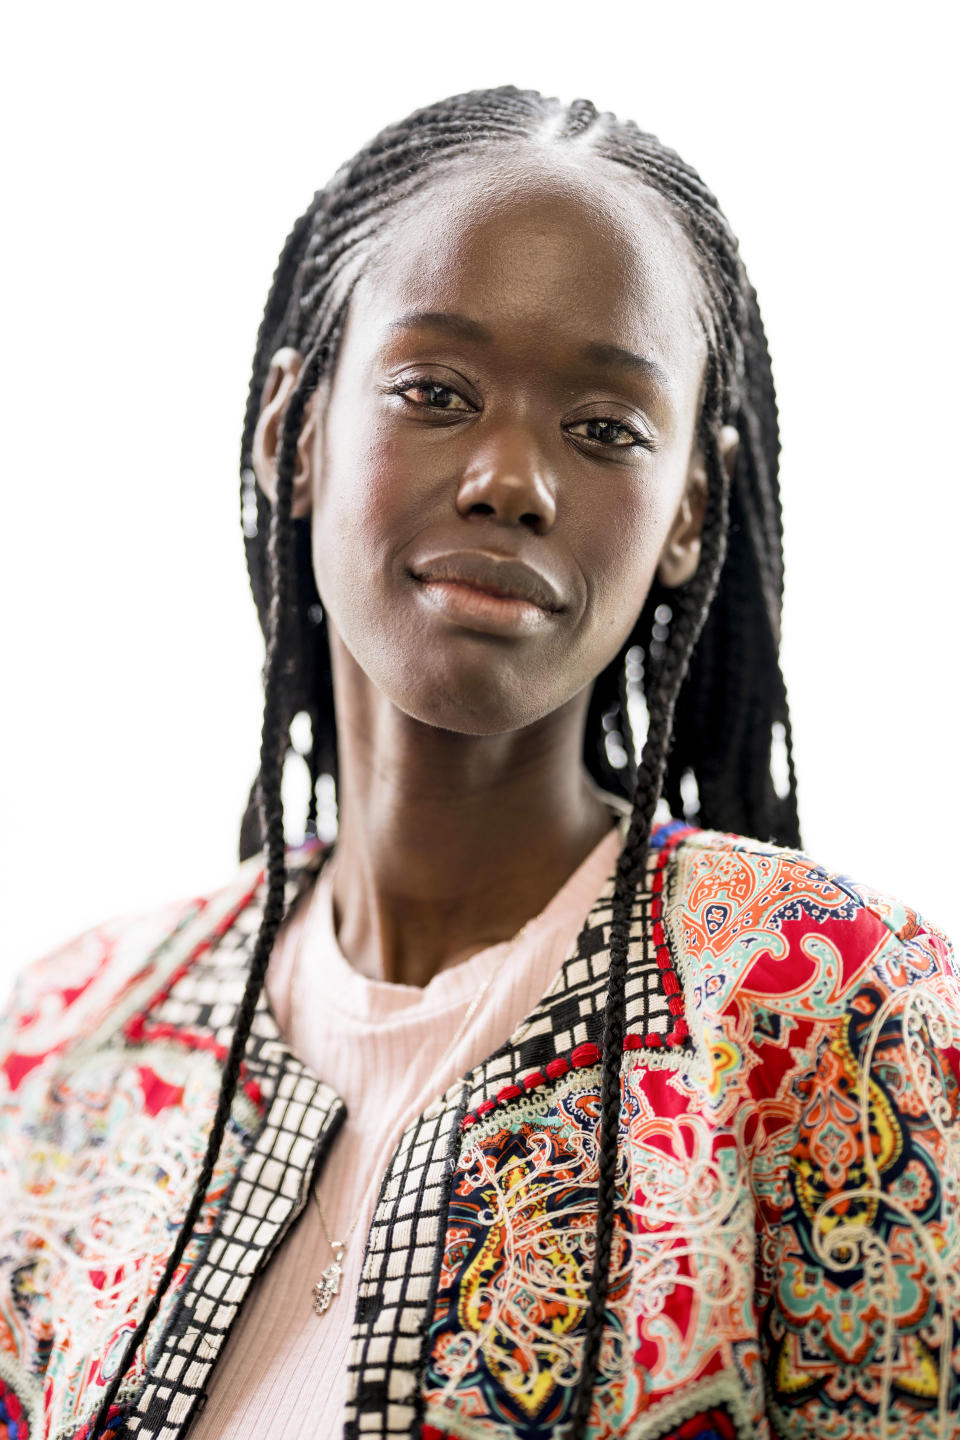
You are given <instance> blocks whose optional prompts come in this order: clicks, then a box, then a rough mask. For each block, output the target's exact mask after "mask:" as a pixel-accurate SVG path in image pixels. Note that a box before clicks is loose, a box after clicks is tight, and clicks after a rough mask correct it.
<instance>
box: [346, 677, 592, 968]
mask: <svg viewBox="0 0 960 1440" xmlns="http://www.w3.org/2000/svg"><path fill="white" fill-rule="evenodd" d="M346 688H347V689H348V690H349V686H348V687H346ZM588 700H589V694H588V692H583V693H582V694H581V695H579V696H575V697H574V700H573V701H571V702H569V704H568V706H566V707H563V711H566V712H567V713H563V711H558V712H555V713H554V714H553V715H551V716H548V717H546V719H545V720H543V721H542V722H539V723H538V724H536V725H534V726H531V727H528V728H526V729H524V730H520V731H516V732H511V733H510V734H506V735H493V736H491V735H486V736H475V735H462V734H458V733H455V732H452V731H448V730H438V729H435V728H433V727H430V726H427V725H423V724H422V723H420V722H418V721H415V720H412V719H411V718H410V717H409V716H407V715H404V714H402V712H400V711H398V710H397V709H396V707H393V706H390V705H388V704H387V703H385V702H384V703H383V704H375V705H374V706H372V707H369V708H368V713H366V714H364V715H363V716H360V715H358V713H357V709H356V706H352V705H349V704H347V703H346V701H345V697H344V687H343V686H341V687H340V691H339V694H338V708H337V733H338V749H339V768H340V777H339V786H338V807H339V831H338V836H337V844H336V857H335V860H334V861H333V867H332V879H333V908H334V918H335V923H336V927H337V937H338V941H339V944H340V948H341V950H342V951H343V953H344V955H345V956H346V958H347V959H348V960H349V961H350V963H351V964H352V965H353V966H354V968H355V969H356V970H358V971H359V972H360V973H362V974H365V975H369V976H371V977H373V978H376V979H383V980H389V981H393V982H398V983H403V984H408V985H425V984H426V983H427V982H428V981H429V980H430V978H431V977H432V976H433V975H435V974H436V973H437V972H438V971H439V970H442V969H444V968H446V967H447V966H449V965H453V964H457V963H458V962H459V961H461V960H465V959H467V958H468V957H469V956H470V955H472V954H474V953H476V951H478V950H481V949H484V948H486V947H487V946H488V945H493V944H496V943H497V942H498V941H502V940H507V939H510V938H511V937H512V936H513V935H515V934H516V932H517V931H518V930H519V929H520V928H521V926H522V925H523V924H524V923H525V922H526V921H527V920H529V919H530V918H531V917H532V916H534V915H536V914H538V913H539V911H540V910H542V909H543V908H544V906H545V905H546V904H547V903H548V901H549V900H550V899H551V898H552V897H553V896H554V895H555V894H556V892H557V890H559V889H560V887H561V886H562V885H563V883H564V881H565V880H567V879H568V878H569V876H570V875H571V874H572V873H573V871H574V870H575V869H576V868H577V867H578V865H580V863H581V862H582V861H583V860H584V859H585V858H586V857H587V855H588V854H589V853H590V851H591V850H592V849H593V848H594V847H595V846H596V845H597V844H598V843H599V841H600V840H601V839H602V838H603V836H604V835H605V834H606V833H607V832H608V831H609V829H610V828H611V826H612V824H613V823H614V817H613V816H612V815H611V812H610V809H609V808H608V806H607V804H606V803H605V802H604V800H603V799H602V797H601V792H600V791H599V790H598V789H597V787H596V786H595V785H594V784H593V782H592V781H591V779H590V777H589V776H588V775H587V773H586V771H585V770H584V768H583V764H582V760H581V754H582V744H583V727H584V723H585V716H586V706H587V703H588ZM341 705H342V706H343V709H344V710H345V711H349V712H351V713H348V714H342V713H341ZM371 712H372V713H371Z"/></svg>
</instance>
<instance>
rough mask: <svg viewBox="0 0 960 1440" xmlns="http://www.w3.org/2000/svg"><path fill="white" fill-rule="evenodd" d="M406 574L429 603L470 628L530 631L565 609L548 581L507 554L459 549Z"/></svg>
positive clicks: (495, 631)
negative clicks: (505, 555) (412, 579)
mask: <svg viewBox="0 0 960 1440" xmlns="http://www.w3.org/2000/svg"><path fill="white" fill-rule="evenodd" d="M409 573H410V574H411V575H412V577H413V578H414V580H416V581H417V582H418V590H419V593H420V594H421V595H422V596H423V597H424V599H425V600H426V601H427V602H428V603H429V604H430V605H431V607H432V608H434V609H436V610H439V611H440V612H441V613H442V614H444V615H445V616H446V618H447V619H448V620H450V621H452V622H453V623H455V624H459V625H462V626H466V628H468V629H474V630H481V631H484V632H487V633H492V634H504V635H523V634H529V633H531V632H532V631H535V630H539V629H541V628H542V626H544V625H546V624H549V623H550V621H551V620H552V619H553V618H554V617H555V616H556V615H558V614H559V613H561V612H562V611H563V609H564V608H565V606H564V605H563V602H562V598H561V595H560V593H559V591H558V589H557V587H556V586H555V585H554V584H553V583H552V581H550V580H549V579H548V578H547V577H546V576H545V575H542V574H541V573H540V572H539V571H537V570H534V569H533V567H532V566H530V565H526V564H524V563H523V561H521V560H515V559H512V558H509V557H503V558H501V557H497V556H494V555H490V554H487V553H485V552H482V551H459V552H456V553H451V554H447V555H437V556H433V557H431V558H430V559H428V560H424V561H422V562H419V563H417V564H415V565H414V566H411V567H410V570H409Z"/></svg>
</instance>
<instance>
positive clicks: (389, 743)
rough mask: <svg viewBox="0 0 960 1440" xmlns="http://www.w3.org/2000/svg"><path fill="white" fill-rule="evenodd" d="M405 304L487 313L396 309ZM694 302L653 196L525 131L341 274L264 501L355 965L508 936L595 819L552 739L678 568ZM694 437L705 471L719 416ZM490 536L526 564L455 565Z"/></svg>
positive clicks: (435, 959)
mask: <svg viewBox="0 0 960 1440" xmlns="http://www.w3.org/2000/svg"><path fill="white" fill-rule="evenodd" d="M413 311H418V312H431V313H441V314H447V315H449V314H451V313H454V314H460V315H465V316H467V317H469V318H470V319H472V320H473V321H475V322H478V323H479V324H480V325H481V326H483V327H484V329H485V331H486V333H485V334H483V335H481V334H479V333H476V334H471V335H466V334H461V333H454V331H453V330H452V329H450V328H449V327H448V326H443V325H441V324H438V323H436V322H429V321H418V322H417V323H415V324H412V323H407V322H405V323H403V324H399V323H398V322H400V320H401V317H406V316H409V314H410V312H413ZM698 312H699V291H698V284H697V279H696V276H695V273H694V270H693V267H692V264H691V261H690V258H689V251H688V249H687V242H686V241H685V239H684V237H683V236H682V235H681V233H680V232H679V230H678V228H677V226H676V224H675V222H674V221H673V219H672V217H671V216H669V214H668V212H667V210H666V207H665V206H664V203H663V202H662V201H661V200H660V198H659V197H658V196H657V195H656V194H655V193H654V192H653V191H651V190H649V189H647V188H646V187H644V186H642V185H640V184H639V183H637V182H632V181H629V180H627V179H625V178H624V176H623V171H622V169H620V167H617V166H615V165H614V164H613V163H612V162H607V161H598V160H596V159H595V158H593V159H591V160H589V161H584V162H581V161H579V160H576V159H572V160H571V159H569V158H567V157H566V156H564V157H559V158H558V157H557V156H556V154H555V153H554V152H552V151H549V150H547V149H545V148H542V147H536V148H533V147H531V148H529V149H527V150H524V151H517V152H513V151H511V152H503V153H498V154H497V155H496V157H495V158H494V159H491V160H489V161H484V162H483V163H478V162H477V161H476V160H475V159H474V160H472V161H471V163H470V166H469V167H468V168H462V169H459V170H457V171H456V172H454V173H453V174H451V175H450V176H448V177H446V178H444V179H441V180H439V181H438V182H437V183H436V184H435V185H434V186H433V187H431V190H430V191H429V193H428V194H426V195H424V194H422V193H421V195H420V196H418V197H417V202H416V204H415V205H414V206H412V207H410V208H409V210H408V211H405V212H403V213H402V215H401V216H400V218H398V219H396V220H395V221H393V222H392V223H391V224H390V226H389V229H388V232H387V233H386V234H385V236H384V237H383V239H382V241H381V242H380V248H379V249H378V250H377V252H376V253H375V254H374V255H373V256H372V257H371V260H370V261H369V262H368V264H367V266H366V268H365V270H364V272H363V274H362V275H361V278H360V280H359V281H358V283H357V286H356V288H355V290H354V292H353V296H352V298H351V302H350V308H349V312H348V316H347V321H346V326H345V330H344V334H343V337H342V341H341V345H340V350H339V354H338V356H337V361H336V365H335V367H334V370H333V373H332V375H329V376H327V377H324V381H323V382H322V385H321V388H320V389H319V390H318V392H317V394H316V395H315V396H314V397H313V398H312V400H311V402H310V404H309V406H308V411H307V415H306V418H305V422H304V426H303V430H302V433H301V438H300V446H299V452H298V459H297V470H296V475H295V479H294V498H293V513H294V514H295V515H306V514H312V536H313V542H312V544H313V563H314V571H315V575H316V579H317V587H318V590H319V593H320V595H321V598H322V600H323V603H324V608H325V611H326V616H327V624H328V630H329V635H330V647H331V657H332V665H333V677H334V694H335V707H336V721H337V735H338V743H339V753H340V785H339V795H338V800H339V817H340V818H339V826H340V828H339V833H338V838H337V853H336V856H335V858H334V860H333V861H332V862H331V864H332V866H333V897H334V912H335V919H336V923H337V933H338V938H339V943H340V945H341V948H342V949H343V952H344V954H345V956H346V957H347V958H348V959H349V960H350V962H351V963H352V964H353V965H354V966H355V968H356V969H357V970H358V971H360V972H362V973H364V974H366V975H370V976H373V977H376V978H378V979H384V980H389V981H395V982H402V983H406V984H412V985H424V984H426V983H427V982H428V981H429V979H430V978H431V976H432V975H434V974H436V973H437V971H439V970H440V969H443V968H445V967H446V966H448V965H452V964H456V963H457V962H459V961H461V960H464V959H466V958H467V957H468V956H470V955H472V954H473V953H475V952H476V951H477V950H479V949H482V948H484V947H485V946H487V945H490V944H493V943H495V942H497V941H501V940H505V939H508V938H509V937H510V936H512V935H513V934H515V933H516V931H517V930H518V929H519V928H520V926H521V925H523V923H524V922H525V921H526V920H528V919H529V918H530V916H531V915H534V914H536V913H538V912H539V910H540V909H542V908H543V906H544V905H545V904H546V903H547V902H548V901H549V900H550V898H551V897H552V896H553V895H554V894H555V893H556V891H557V890H558V889H559V888H560V886H561V885H562V884H563V883H564V881H565V880H566V879H567V878H568V877H569V876H570V874H571V873H572V872H573V870H574V869H576V867H577V866H578V865H579V864H580V863H581V861H583V860H584V859H585V858H586V856H587V855H588V854H589V853H590V851H591V850H592V849H593V848H594V847H595V846H596V844H597V843H598V842H599V841H600V840H601V839H602V838H603V836H604V835H605V834H606V833H607V831H608V830H609V828H610V826H611V824H612V823H613V817H612V815H611V811H610V809H609V807H608V805H607V804H606V803H605V802H604V800H603V798H602V796H601V794H600V792H599V791H598V790H597V788H596V786H595V785H594V783H593V782H592V780H591V779H590V777H589V776H588V775H587V773H586V771H585V769H584V768H583V764H582V761H581V753H582V746H583V732H584V725H585V719H586V711H587V705H588V702H589V698H590V687H591V684H592V681H593V680H594V678H595V677H596V675H598V674H599V673H600V671H601V670H602V669H603V668H604V667H605V666H606V665H607V664H608V662H609V661H610V660H611V659H612V658H613V657H614V655H616V653H617V652H618V650H619V649H620V647H621V646H622V644H623V643H624V641H625V640H626V638H627V637H628V635H629V634H630V631H631V630H632V628H633V625H634V623H635V620H636V616H637V615H638V613H639V611H640V609H641V608H642V605H643V602H644V600H645V598H646V595H647V593H648V592H649V588H650V585H651V583H652V581H653V577H654V575H655V574H659V577H660V579H661V580H662V581H663V582H664V583H665V584H668V585H678V584H682V583H683V582H684V581H686V580H687V579H689V578H690V576H691V575H692V574H693V572H694V570H695V569H696V565H697V561H698V558H699V547H700V530H701V526H702V521H703V510H704V498H705V493H706V477H705V471H704V466H703V458H702V456H701V455H700V453H699V450H698V448H697V444H696V435H695V432H696V420H697V416H698V413H699V406H700V397H701V386H702V381H703V371H704V360H705V356H706V342H705V339H704V336H703V330H702V325H701V323H700V321H699V318H698ZM592 342H602V343H604V344H605V345H607V346H616V347H620V348H621V349H623V350H627V351H629V352H632V353H633V354H635V355H638V356H640V357H641V359H642V361H643V363H642V364H641V365H635V366H632V367H628V366H625V365H624V364H623V363H622V357H621V363H615V359H614V357H612V356H611V355H610V354H607V355H605V356H603V355H598V354H592V355H587V354H585V353H583V351H584V347H586V346H588V345H589V344H591V343H592ZM301 365H302V357H301V356H300V355H299V354H298V353H297V352H296V351H295V350H293V349H284V350H281V351H278V352H277V354H276V355H275V356H274V357H273V363H272V366H271V371H270V374H269V376H268V379H267V382H266V386H265V390H264V399H263V407H262V411H261V415H260V421H259V424H258V427H257V432H256V436H255V440H254V465H255V469H256V474H257V479H258V482H259V484H260V485H261V487H262V488H263V489H264V491H265V492H266V493H267V494H268V495H270V496H271V498H272V496H273V494H274V493H275V477H276V455H277V449H278V443H279V437H280V431H281V424H282V418H283V415H284V412H285V408H286V405H287V402H288V401H289V397H290V393H291V390H292V388H293V385H294V383H295V381H296V378H297V375H298V374H299V372H300V368H301ZM720 438H721V450H722V453H723V455H724V457H725V462H726V463H727V464H728V465H730V466H732V461H733V456H734V453H735V449H736V444H737V439H738V437H737V432H736V430H734V429H733V428H732V427H729V426H727V427H724V430H723V431H722V432H721V437H720ZM438 556H440V557H443V556H447V557H450V556H453V560H452V561H451V562H450V564H449V565H448V566H447V572H448V573H446V574H444V575H438V574H437V573H436V570H437V565H436V563H435V562H436V560H437V557H438ZM464 556H466V560H464ZM477 556H479V557H480V558H479V560H478V561H477V560H476V557H477ZM504 560H506V561H520V562H522V563H523V564H524V565H525V566H527V567H529V568H528V569H527V570H526V571H523V572H520V574H521V579H520V581H519V582H518V583H517V584H513V580H514V579H515V575H514V572H513V571H511V572H510V573H509V575H508V576H507V579H506V580H504V579H503V575H504V574H505V573H506V572H504V571H502V570H498V571H497V578H496V579H495V581H493V582H491V581H490V578H489V575H488V574H487V573H486V572H485V571H483V565H484V563H485V562H486V563H487V564H488V565H489V564H490V563H493V564H496V563H497V562H498V561H504ZM473 561H475V562H476V564H479V565H480V567H481V572H482V573H480V574H479V575H478V574H477V573H466V572H469V571H470V567H471V562H473ZM451 567H452V569H451ZM440 568H441V569H442V568H443V565H442V564H441V566H440ZM531 574H532V576H533V579H532V581H531V579H530V576H531ZM531 584H532V585H533V591H531V590H530V588H529V587H530V585H531ZM518 586H519V590H521V591H524V590H525V592H526V593H524V594H516V593H515V594H508V593H506V594H505V590H506V591H509V590H510V589H511V588H512V589H513V590H516V589H517V588H518Z"/></svg>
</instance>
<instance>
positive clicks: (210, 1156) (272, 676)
mask: <svg viewBox="0 0 960 1440" xmlns="http://www.w3.org/2000/svg"><path fill="white" fill-rule="evenodd" d="M315 385H316V366H315V364H310V365H308V366H305V373H304V376H303V383H302V384H300V386H299V387H298V389H297V391H296V392H295V394H294V395H293V397H292V398H291V401H290V406H289V409H288V412H287V416H286V419H285V423H284V427H283V438H282V442H281V450H280V456H279V461H278V467H277V499H276V506H275V509H274V516H273V523H272V525H271V527H270V539H269V557H270V569H271V574H272V594H273V603H272V604H271V607H270V638H269V644H268V647H267V661H266V668H265V679H264V708H263V726H262V733H261V745H260V776H259V787H258V788H259V802H260V811H261V823H262V826H263V830H264V832H265V834H266V875H267V884H266V899H265V904H264V909H263V918H262V921H261V924H260V930H259V933H258V935H257V940H256V944H255V946H254V951H253V957H252V959H251V963H250V974H249V977H248V980H247V983H246V986H245V987H244V992H243V997H242V999H241V1001H240V1005H239V1007H238V1009H237V1015H236V1020H235V1028H234V1032H233V1038H232V1040H231V1043H230V1049H229V1052H228V1054H227V1060H226V1064H225V1068H224V1075H223V1081H222V1084H221V1088H220V1094H219V1097H218V1100H217V1108H216V1111H215V1113H214V1117H213V1123H212V1125H211V1127H210V1134H209V1137H208V1140H207V1148H206V1152H205V1154H204V1159H203V1164H202V1166H201V1168H200V1174H199V1175H198V1177H197V1182H196V1185H195V1187H194V1191H193V1195H192V1197H191V1200H190V1204H189V1205H188V1207H187V1211H186V1214H185V1215H184V1218H183V1222H182V1224H181V1226H180V1230H179V1233H178V1235H177V1239H176V1242H175V1243H174V1246H173V1249H172V1251H171V1252H170V1256H169V1258H168V1260H167V1263H166V1266H165V1268H164V1271H163V1274H162V1275H161V1277H160V1280H159V1283H158V1286H157V1289H156V1291H155V1292H154V1294H153V1296H152V1298H151V1300H150V1302H149V1304H148V1305H147V1307H146V1310H145V1311H144V1314H143V1316H142V1317H141V1319H140V1321H139V1323H138V1325H137V1327H136V1329H135V1330H134V1331H133V1333H132V1335H131V1336H130V1339H129V1340H128V1342H127V1344H126V1347H125V1348H124V1352H123V1356H122V1358H121V1360H120V1364H119V1365H118V1367H117V1370H116V1374H115V1375H114V1377H113V1379H112V1380H111V1382H110V1384H109V1385H108V1387H107V1389H106V1391H105V1392H104V1395H103V1398H102V1400H101V1402H100V1405H99V1407H98V1410H97V1414H96V1416H95V1418H94V1422H93V1426H92V1428H91V1431H90V1436H89V1440H98V1437H99V1436H100V1435H101V1434H102V1432H103V1429H104V1427H105V1426H106V1424H107V1418H108V1415H109V1412H110V1408H111V1406H112V1405H113V1402H114V1399H115V1398H116V1395H117V1392H118V1390H119V1388H120V1385H121V1382H122V1381H123V1378H124V1376H125V1375H126V1373H127V1370H128V1368H129V1366H130V1365H131V1364H132V1363H133V1361H134V1357H135V1356H136V1353H137V1350H138V1348H139V1346H140V1344H141V1343H142V1341H143V1340H144V1339H145V1337H146V1335H147V1332H148V1331H149V1328H150V1325H151V1323H152V1322H153V1320H154V1318H155V1316H156V1314H157V1311H158V1310H159V1308H160V1303H161V1301H162V1300H163V1297H164V1295H165V1294H166V1292H167V1290H168V1289H169V1287H170V1284H171V1282H172V1281H173V1277H174V1275H175V1274H176V1270H177V1266H178V1265H179V1264H180V1261H181V1259H182V1258H183V1253H184V1251H185V1249H186V1247H187V1244H188V1242H189V1240H190V1238H191V1235H192V1234H193V1228H194V1226H195V1224H196V1222H197V1219H198V1218H199V1215H200V1211H201V1209H202V1207H203V1203H204V1200H205V1199H206V1194H207V1188H208V1186H209V1184H210V1181H211V1179H212V1176H213V1169H214V1165H215V1164H216V1160H217V1156H218V1154H219V1152H220V1145H221V1142H222V1140H223V1136H224V1132H225V1130H226V1126H227V1120H228V1118H229V1115H230V1109H231V1105H232V1103H233V1097H234V1094H235V1092H236V1088H237V1084H238V1081H239V1076H240V1065H241V1062H242V1059H243V1053H244V1050H245V1048H246V1043H247V1039H248V1037H249V1034H250V1028H251V1026H252V1024H253V1017H254V1012H255V1009H256V1003H257V998H258V996H259V994H260V989H261V986H262V984H263V980H264V976H265V975H266V971H267V965H268V963H269V960H270V954H271V951H272V949H273V942H274V939H275V938H276V934H277V930H278V929H279V926H280V922H281V920H282V918H283V895H284V885H285V882H286V865H285V858H284V833H283V808H282V805H281V800H280V777H281V769H282V763H283V747H282V745H281V742H280V736H281V734H282V732H283V727H284V707H283V701H282V689H283V676H282V668H283V664H284V636H285V631H286V622H287V615H288V611H289V592H290V574H289V568H290V567H289V552H290V525H289V520H290V507H291V498H292V493H293V472H294V467H295V464H296V453H297V440H298V437H299V433H300V424H301V420H302V417H303V410H304V406H305V404H306V401H307V399H308V397H309V395H310V393H311V391H312V389H313V388H314V387H315Z"/></svg>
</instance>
